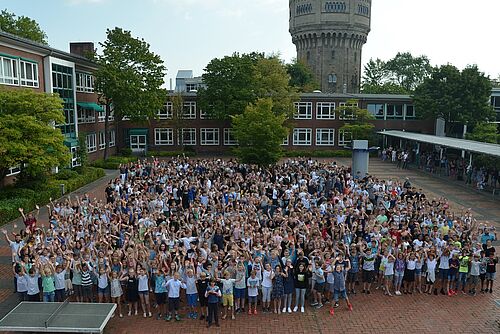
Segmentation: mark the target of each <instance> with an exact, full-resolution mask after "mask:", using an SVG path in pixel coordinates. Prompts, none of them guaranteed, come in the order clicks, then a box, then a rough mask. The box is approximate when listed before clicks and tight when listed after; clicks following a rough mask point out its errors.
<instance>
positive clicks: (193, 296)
mask: <svg viewBox="0 0 500 334" xmlns="http://www.w3.org/2000/svg"><path fill="white" fill-rule="evenodd" d="M186 297H187V304H188V306H192V307H195V306H196V305H197V304H198V294H197V293H190V294H186Z"/></svg>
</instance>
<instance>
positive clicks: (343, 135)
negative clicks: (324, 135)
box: [339, 130, 352, 146]
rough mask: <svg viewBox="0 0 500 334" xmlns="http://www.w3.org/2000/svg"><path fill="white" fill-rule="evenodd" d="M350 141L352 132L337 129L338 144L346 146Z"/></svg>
mask: <svg viewBox="0 0 500 334" xmlns="http://www.w3.org/2000/svg"><path fill="white" fill-rule="evenodd" d="M351 141H352V133H350V132H349V131H343V130H339V146H347V145H348V144H350V143H351Z"/></svg>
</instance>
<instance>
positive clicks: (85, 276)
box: [81, 271, 92, 286]
mask: <svg viewBox="0 0 500 334" xmlns="http://www.w3.org/2000/svg"><path fill="white" fill-rule="evenodd" d="M81 275H82V286H89V285H92V278H91V277H90V271H82V272H81Z"/></svg>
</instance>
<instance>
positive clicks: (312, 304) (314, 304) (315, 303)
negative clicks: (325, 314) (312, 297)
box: [311, 302, 319, 306]
mask: <svg viewBox="0 0 500 334" xmlns="http://www.w3.org/2000/svg"><path fill="white" fill-rule="evenodd" d="M318 304H319V303H318V302H313V303H311V306H316V305H318Z"/></svg>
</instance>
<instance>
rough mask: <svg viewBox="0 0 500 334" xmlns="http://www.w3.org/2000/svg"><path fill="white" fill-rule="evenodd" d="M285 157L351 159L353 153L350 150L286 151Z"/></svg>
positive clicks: (284, 152)
mask: <svg viewBox="0 0 500 334" xmlns="http://www.w3.org/2000/svg"><path fill="white" fill-rule="evenodd" d="M283 156H284V157H289V158H297V157H312V158H350V157H352V151H348V150H335V151H331V150H316V151H314V150H291V151H288V150H284V151H283Z"/></svg>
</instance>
